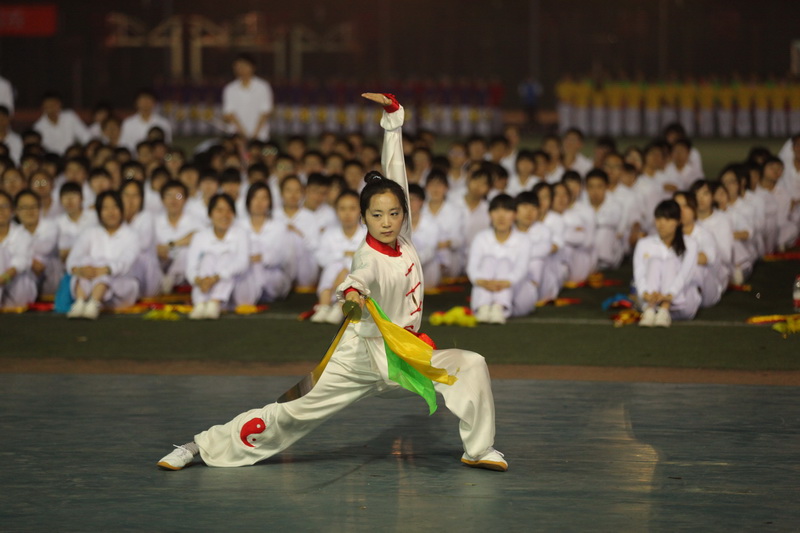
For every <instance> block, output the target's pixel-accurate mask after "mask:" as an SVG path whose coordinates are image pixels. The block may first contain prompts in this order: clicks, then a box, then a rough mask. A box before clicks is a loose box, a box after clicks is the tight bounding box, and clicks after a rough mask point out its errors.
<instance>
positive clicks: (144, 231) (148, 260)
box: [128, 211, 163, 298]
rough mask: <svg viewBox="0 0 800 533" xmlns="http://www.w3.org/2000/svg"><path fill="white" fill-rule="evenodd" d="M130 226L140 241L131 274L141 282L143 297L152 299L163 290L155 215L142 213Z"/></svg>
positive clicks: (134, 218)
mask: <svg viewBox="0 0 800 533" xmlns="http://www.w3.org/2000/svg"><path fill="white" fill-rule="evenodd" d="M128 226H129V227H130V228H131V229H132V230H133V232H134V233H136V237H137V238H138V239H139V250H140V251H139V255H138V256H137V257H136V261H134V263H133V266H132V267H131V274H132V275H133V277H135V278H136V280H137V281H138V282H139V293H140V295H141V296H144V297H147V298H150V297H153V296H155V295H156V294H158V292H159V290H161V278H162V276H163V274H162V272H161V264H160V262H159V260H158V255H157V254H156V229H155V220H154V219H153V215H151V214H150V213H148V212H147V211H141V212H139V213H136V215H134V217H133V219H131V221H130V223H129V224H128Z"/></svg>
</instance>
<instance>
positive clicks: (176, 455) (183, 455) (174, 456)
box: [158, 444, 194, 470]
mask: <svg viewBox="0 0 800 533" xmlns="http://www.w3.org/2000/svg"><path fill="white" fill-rule="evenodd" d="M173 446H175V449H174V450H172V452H170V453H169V454H167V455H165V456H164V457H162V458H161V460H160V461H159V462H158V466H160V467H161V468H166V469H167V470H180V469H182V468H183V467H185V466H186V465H188V464H189V463H191V462H192V461H193V460H194V454H193V453H192V452H190V451H189V450H187V449H186V448H184V447H183V446H178V445H176V444H173Z"/></svg>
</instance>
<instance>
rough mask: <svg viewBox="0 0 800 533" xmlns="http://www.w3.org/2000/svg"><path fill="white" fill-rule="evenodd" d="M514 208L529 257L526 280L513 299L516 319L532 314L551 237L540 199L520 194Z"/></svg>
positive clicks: (537, 298)
mask: <svg viewBox="0 0 800 533" xmlns="http://www.w3.org/2000/svg"><path fill="white" fill-rule="evenodd" d="M515 202H516V206H517V222H516V229H517V231H519V232H520V233H522V234H524V235H526V236H527V237H528V241H529V244H530V256H529V258H528V275H527V280H526V281H525V282H523V283H520V284H519V285H518V287H517V292H516V295H515V297H514V312H513V314H514V315H515V316H522V315H527V314H529V313H531V312H533V311H534V309H535V306H536V303H537V302H538V301H539V300H540V299H541V298H540V294H541V292H540V289H541V287H542V281H543V279H544V270H545V268H546V266H547V260H548V258H549V257H550V255H551V254H552V253H553V235H552V232H551V231H550V228H548V227H547V226H545V225H544V223H543V222H542V221H541V210H540V209H539V197H538V196H537V195H536V193H534V192H533V191H528V192H523V193H520V195H519V196H517V198H516V199H515Z"/></svg>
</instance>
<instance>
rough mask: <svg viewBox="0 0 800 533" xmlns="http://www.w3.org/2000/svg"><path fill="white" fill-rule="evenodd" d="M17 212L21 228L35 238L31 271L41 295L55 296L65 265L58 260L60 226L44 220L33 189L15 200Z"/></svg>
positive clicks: (21, 193) (26, 190) (25, 191)
mask: <svg viewBox="0 0 800 533" xmlns="http://www.w3.org/2000/svg"><path fill="white" fill-rule="evenodd" d="M14 211H15V212H16V214H17V218H18V219H19V222H20V225H21V226H22V227H23V228H25V231H27V232H28V233H29V234H30V236H31V237H32V238H33V244H32V246H33V260H32V262H31V265H30V270H31V272H32V273H33V275H34V276H35V278H36V286H37V288H38V293H39V294H47V295H53V294H55V293H56V289H58V284H59V283H60V282H61V277H62V276H63V275H64V264H63V263H62V262H61V259H60V258H59V257H58V226H57V225H56V223H55V221H53V220H48V219H46V218H42V217H41V200H40V199H39V196H38V195H37V194H36V193H35V192H33V191H32V190H30V189H24V190H23V191H22V192H20V193H19V194H17V196H16V198H15V199H14Z"/></svg>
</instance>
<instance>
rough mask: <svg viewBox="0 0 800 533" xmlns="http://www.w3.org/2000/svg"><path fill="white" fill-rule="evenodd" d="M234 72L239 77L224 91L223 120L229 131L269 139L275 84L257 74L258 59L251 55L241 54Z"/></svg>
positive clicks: (236, 61)
mask: <svg viewBox="0 0 800 533" xmlns="http://www.w3.org/2000/svg"><path fill="white" fill-rule="evenodd" d="M233 74H234V76H236V79H235V80H234V81H232V82H230V83H229V84H227V85H226V86H225V88H224V89H223V91H222V119H223V120H224V121H225V123H226V124H227V129H228V133H238V134H240V135H242V136H243V137H244V138H245V139H259V140H261V141H268V140H269V118H270V115H272V110H273V97H272V87H271V86H270V84H269V83H268V82H267V81H266V80H263V79H261V78H259V77H258V76H256V75H255V60H254V59H253V58H252V56H250V55H248V54H240V55H239V56H237V57H236V59H235V60H234V61H233Z"/></svg>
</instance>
